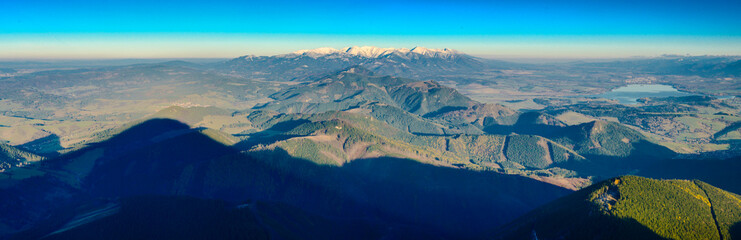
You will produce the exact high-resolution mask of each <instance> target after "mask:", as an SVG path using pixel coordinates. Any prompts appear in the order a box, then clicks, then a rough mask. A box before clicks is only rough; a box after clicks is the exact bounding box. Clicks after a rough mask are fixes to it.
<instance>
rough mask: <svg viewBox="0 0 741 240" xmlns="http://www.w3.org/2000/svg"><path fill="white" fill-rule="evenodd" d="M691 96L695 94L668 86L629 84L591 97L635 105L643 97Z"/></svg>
mask: <svg viewBox="0 0 741 240" xmlns="http://www.w3.org/2000/svg"><path fill="white" fill-rule="evenodd" d="M692 95H697V94H693V93H688V92H682V91H679V90H677V89H676V88H674V87H672V86H669V85H662V84H629V85H626V86H623V87H619V88H616V89H613V90H612V91H609V92H606V93H603V94H598V95H592V96H593V97H601V98H607V99H613V100H617V101H618V102H620V103H622V104H637V103H638V101H637V100H638V99H639V98H645V97H681V96H692Z"/></svg>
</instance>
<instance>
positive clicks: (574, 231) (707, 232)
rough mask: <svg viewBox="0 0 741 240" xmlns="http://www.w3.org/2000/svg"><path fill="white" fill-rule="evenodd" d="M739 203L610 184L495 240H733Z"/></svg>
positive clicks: (684, 188)
mask: <svg viewBox="0 0 741 240" xmlns="http://www.w3.org/2000/svg"><path fill="white" fill-rule="evenodd" d="M739 222H741V197H740V196H738V195H735V194H732V193H729V192H726V191H723V190H721V189H718V188H715V187H713V186H710V185H708V184H706V183H703V182H700V181H696V180H695V181H688V180H654V179H648V178H642V177H636V176H624V177H619V178H613V179H609V180H607V181H604V182H601V183H598V184H595V185H592V186H590V187H588V188H585V189H582V190H580V191H578V192H575V193H573V194H571V195H569V196H567V197H564V198H561V199H559V200H557V201H554V202H552V203H549V204H547V205H545V206H543V207H540V208H538V209H537V210H535V211H533V212H531V213H529V214H527V215H525V216H523V217H521V218H520V219H518V220H516V221H514V222H512V223H510V224H508V225H506V226H504V227H502V228H501V229H500V230H499V231H498V232H497V233H496V234H495V235H496V236H497V237H496V238H497V239H526V238H530V237H531V236H534V235H537V238H538V239H726V240H728V239H734V238H739V237H741V236H733V234H732V228H733V226H736V225H737V224H738V223H739Z"/></svg>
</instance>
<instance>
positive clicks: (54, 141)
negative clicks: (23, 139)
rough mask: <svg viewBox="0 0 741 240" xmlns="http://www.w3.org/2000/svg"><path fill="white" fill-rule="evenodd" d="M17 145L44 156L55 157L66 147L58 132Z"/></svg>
mask: <svg viewBox="0 0 741 240" xmlns="http://www.w3.org/2000/svg"><path fill="white" fill-rule="evenodd" d="M17 147H18V148H20V149H23V150H26V151H29V152H32V153H34V154H37V155H41V156H44V157H55V156H57V155H59V153H58V151H59V150H62V149H64V148H63V147H62V143H61V142H60V140H59V136H57V135H56V134H50V135H49V136H46V137H42V138H39V139H36V140H33V141H30V142H27V143H24V144H21V145H19V146H17Z"/></svg>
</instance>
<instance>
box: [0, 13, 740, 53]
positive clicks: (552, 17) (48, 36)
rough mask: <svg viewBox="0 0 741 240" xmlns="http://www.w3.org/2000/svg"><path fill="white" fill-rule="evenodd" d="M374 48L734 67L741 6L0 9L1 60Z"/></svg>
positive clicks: (738, 51) (738, 39)
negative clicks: (714, 61)
mask: <svg viewBox="0 0 741 240" xmlns="http://www.w3.org/2000/svg"><path fill="white" fill-rule="evenodd" d="M353 45H360V46H362V45H371V46H379V47H407V48H411V47H414V46H425V47H431V48H445V47H447V48H454V49H458V50H461V51H464V52H467V53H469V54H472V55H477V56H490V57H503V58H506V57H525V58H527V57H537V58H540V57H544V58H549V57H570V58H572V57H630V56H656V55H660V54H692V55H704V54H712V55H741V1H738V0H705V1H684V0H674V1H664V0H658V1H652V0H639V1H636V0H603V1H599V0H589V1H586V0H584V1H582V0H574V1H547V0H531V1H528V0H512V1H479V0H458V1H445V0H433V1H386V0H382V1H353V2H350V1H326V0H324V1H323V0H320V1H288V0H272V1H238V0H211V1H192V0H178V1H174V0H163V1H152V0H147V1H144V0H128V1H122V0H97V1H89V0H64V1H62V0H0V58H5V59H23V58H30V59H33V58H170V57H176V58H180V57H198V58H200V57H236V56H240V55H246V54H255V55H273V54H280V53H286V52H291V51H295V50H298V49H305V48H316V47H324V46H329V47H335V48H341V47H345V46H353Z"/></svg>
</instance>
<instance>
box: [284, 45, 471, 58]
mask: <svg viewBox="0 0 741 240" xmlns="http://www.w3.org/2000/svg"><path fill="white" fill-rule="evenodd" d="M331 55H338V56H341V55H350V56H360V57H365V58H381V57H385V56H389V55H396V56H406V57H409V56H412V55H421V56H425V57H438V58H451V57H455V56H457V55H463V54H462V53H460V52H458V51H456V50H453V49H448V48H444V49H429V48H425V47H414V48H412V49H408V48H379V47H372V46H363V47H358V46H354V47H346V48H343V49H334V48H329V47H323V48H317V49H307V50H299V51H295V52H292V53H289V54H284V55H279V56H283V57H295V56H309V57H313V58H318V57H326V56H331Z"/></svg>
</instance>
